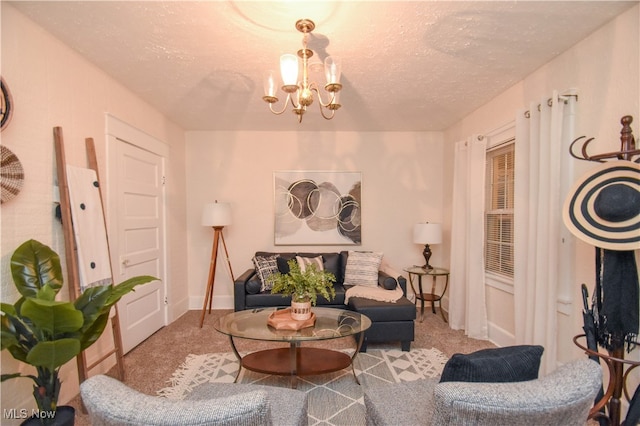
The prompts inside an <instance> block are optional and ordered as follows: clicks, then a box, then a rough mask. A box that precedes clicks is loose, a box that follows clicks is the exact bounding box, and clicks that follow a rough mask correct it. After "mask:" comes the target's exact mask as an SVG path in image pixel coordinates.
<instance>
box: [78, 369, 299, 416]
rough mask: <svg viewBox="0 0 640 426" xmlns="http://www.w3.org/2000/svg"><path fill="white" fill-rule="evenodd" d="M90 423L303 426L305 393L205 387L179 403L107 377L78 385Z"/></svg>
mask: <svg viewBox="0 0 640 426" xmlns="http://www.w3.org/2000/svg"><path fill="white" fill-rule="evenodd" d="M80 394H81V396H82V402H83V403H84V405H85V407H86V408H87V412H88V413H89V417H90V419H91V424H92V425H93V426H102V425H109V426H111V425H113V426H115V425H132V426H133V425H136V426H138V425H146V426H174V425H225V426H250V425H255V426H262V425H270V424H273V425H285V424H286V425H306V424H308V417H307V407H308V401H307V394H306V393H305V392H302V391H298V390H295V389H286V388H279V387H271V386H260V385H250V384H235V383H207V384H203V385H200V386H198V387H196V388H195V389H194V390H193V391H192V392H191V393H189V395H188V396H187V397H186V398H185V399H184V400H172V399H167V398H164V397H159V396H151V395H145V394H142V393H140V392H137V391H135V390H133V389H131V388H130V387H128V386H127V385H125V384H124V383H122V382H120V381H118V380H116V379H113V378H111V377H108V376H103V375H97V376H94V377H91V378H89V379H87V380H85V381H84V382H82V384H81V385H80Z"/></svg>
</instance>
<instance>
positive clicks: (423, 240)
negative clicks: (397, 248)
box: [413, 222, 442, 244]
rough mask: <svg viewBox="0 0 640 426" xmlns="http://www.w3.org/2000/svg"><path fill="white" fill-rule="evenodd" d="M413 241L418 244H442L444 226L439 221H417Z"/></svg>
mask: <svg viewBox="0 0 640 426" xmlns="http://www.w3.org/2000/svg"><path fill="white" fill-rule="evenodd" d="M413 242H414V243H416V244H440V243H441V242H442V226H441V225H440V224H439V223H429V222H427V223H416V224H415V225H414V226H413Z"/></svg>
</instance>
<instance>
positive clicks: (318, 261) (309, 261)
mask: <svg viewBox="0 0 640 426" xmlns="http://www.w3.org/2000/svg"><path fill="white" fill-rule="evenodd" d="M296 261H297V262H298V266H299V267H300V272H302V273H303V274H304V271H306V270H307V266H309V265H316V271H323V270H324V263H323V262H322V256H317V257H302V256H296Z"/></svg>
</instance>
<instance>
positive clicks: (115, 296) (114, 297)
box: [107, 275, 158, 308]
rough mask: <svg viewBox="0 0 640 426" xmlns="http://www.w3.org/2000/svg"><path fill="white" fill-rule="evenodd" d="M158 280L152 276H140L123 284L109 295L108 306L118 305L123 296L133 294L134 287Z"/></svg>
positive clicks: (114, 288)
mask: <svg viewBox="0 0 640 426" xmlns="http://www.w3.org/2000/svg"><path fill="white" fill-rule="evenodd" d="M157 280H158V279H157V278H156V277H152V276H150V275H140V276H137V277H133V278H129V279H128V280H126V281H123V282H121V283H120V284H118V285H116V286H114V287H113V291H112V292H111V294H110V295H109V300H108V301H107V306H108V307H109V308H110V307H111V306H113V305H114V304H116V303H118V301H119V300H120V299H121V298H122V296H124V295H125V294H127V293H129V292H131V291H132V290H133V289H134V287H136V286H139V285H142V284H146V283H149V282H151V281H157Z"/></svg>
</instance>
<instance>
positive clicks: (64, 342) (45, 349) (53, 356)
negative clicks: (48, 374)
mask: <svg viewBox="0 0 640 426" xmlns="http://www.w3.org/2000/svg"><path fill="white" fill-rule="evenodd" d="M79 353H80V342H79V341H78V340H77V339H70V338H65V339H58V340H56V341H53V342H40V343H38V344H37V345H35V346H34V347H33V349H31V350H30V351H29V354H28V355H27V362H28V363H29V364H31V365H33V366H36V367H44V368H46V369H48V370H49V371H54V370H55V369H57V368H58V367H61V366H63V365H64V364H66V363H67V362H69V361H70V360H72V359H73V358H74V357H75V356H76V355H78V354H79Z"/></svg>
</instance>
